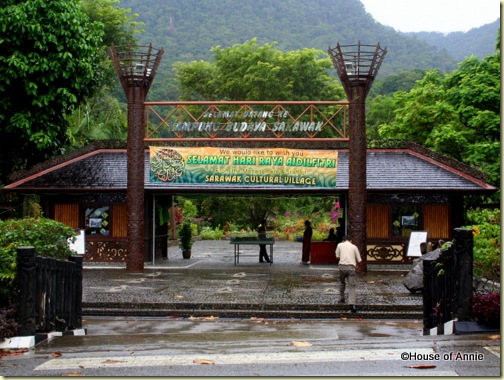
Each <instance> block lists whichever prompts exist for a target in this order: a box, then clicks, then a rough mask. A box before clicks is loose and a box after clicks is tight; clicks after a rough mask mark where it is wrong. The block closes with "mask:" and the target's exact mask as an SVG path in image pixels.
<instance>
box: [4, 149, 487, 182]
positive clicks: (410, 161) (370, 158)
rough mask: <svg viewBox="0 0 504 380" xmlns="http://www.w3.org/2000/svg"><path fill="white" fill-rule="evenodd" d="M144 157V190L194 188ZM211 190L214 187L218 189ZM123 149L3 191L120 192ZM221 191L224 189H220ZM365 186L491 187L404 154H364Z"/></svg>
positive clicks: (343, 168) (341, 165)
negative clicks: (156, 170) (157, 175)
mask: <svg viewBox="0 0 504 380" xmlns="http://www.w3.org/2000/svg"><path fill="white" fill-rule="evenodd" d="M348 162H349V154H348V151H347V150H344V151H339V154H338V169H337V177H336V190H348V178H349V167H348ZM149 171H150V164H149V154H148V153H146V155H145V189H146V190H162V189H167V188H168V187H170V188H177V189H179V188H180V189H191V188H194V187H195V186H194V185H177V186H176V187H175V186H173V185H169V184H165V183H151V182H149ZM208 186H212V189H218V186H214V185H208ZM126 188H127V153H126V151H125V150H99V151H96V152H93V153H88V154H85V155H83V156H81V157H77V158H74V159H73V160H71V161H68V162H66V163H62V164H59V165H57V166H55V167H53V168H50V169H47V170H44V171H42V172H39V173H37V174H34V175H32V176H30V177H28V178H25V179H23V180H20V181H18V182H15V183H13V184H10V185H8V186H6V187H5V189H7V190H18V191H20V190H23V191H25V190H45V191H47V190H49V191H57V190H59V189H66V190H81V189H93V190H126ZM221 188H222V189H225V188H229V185H225V186H224V185H223V186H221ZM367 188H368V190H371V191H373V190H375V191H380V190H381V191H402V190H431V191H463V192H478V191H487V190H490V191H491V190H494V188H493V187H492V186H490V185H488V184H486V183H484V182H482V181H481V180H478V179H476V178H474V177H472V176H471V175H469V174H467V173H463V172H461V171H460V170H458V169H454V168H452V167H449V166H447V165H445V164H442V163H438V162H436V161H435V160H433V159H431V158H429V157H426V156H423V155H420V154H418V153H413V152H409V151H407V150H388V151H387V150H379V151H373V150H368V153H367Z"/></svg>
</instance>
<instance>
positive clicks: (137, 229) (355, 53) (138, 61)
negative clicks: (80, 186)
mask: <svg viewBox="0 0 504 380" xmlns="http://www.w3.org/2000/svg"><path fill="white" fill-rule="evenodd" d="M328 52H329V55H330V56H331V58H332V60H333V63H334V67H335V69H336V71H337V73H338V75H339V77H340V79H341V81H342V83H343V87H344V89H345V92H346V93H347V96H348V99H349V100H350V103H349V107H350V113H351V117H350V119H351V122H350V126H351V128H350V134H351V138H350V140H349V141H350V168H351V169H352V170H351V172H352V175H351V177H352V178H351V179H350V181H349V190H350V193H351V194H352V196H351V197H349V198H350V204H349V208H350V210H349V212H350V233H351V234H352V235H354V240H355V243H356V245H357V247H358V248H359V250H360V251H361V252H363V253H364V258H363V262H362V265H361V270H366V261H367V260H366V254H365V253H366V239H365V226H366V218H365V205H366V199H365V198H366V197H365V195H366V167H365V165H366V145H365V128H364V125H365V123H364V120H365V118H364V108H365V107H364V103H365V98H366V96H367V94H368V92H369V89H370V88H371V85H372V83H373V81H374V79H375V77H376V74H377V72H378V69H379V67H380V65H381V63H382V61H383V58H384V56H385V54H386V49H381V48H380V45H379V44H378V45H376V46H372V45H362V44H361V43H360V42H359V44H358V45H346V46H345V45H340V44H339V43H338V44H337V46H336V48H334V49H329V51H328ZM163 54H164V50H163V49H161V50H156V49H153V48H152V45H149V46H148V47H139V48H138V51H133V50H132V48H131V47H128V48H127V49H125V50H123V51H119V50H118V49H117V48H116V47H115V46H112V47H111V49H110V55H111V57H112V61H113V63H114V66H115V69H116V72H117V73H118V75H119V79H120V81H121V84H122V86H123V89H124V92H125V94H126V97H127V99H128V191H127V202H128V262H127V266H126V268H127V269H128V270H143V261H142V260H143V248H144V245H143V230H144V225H143V216H144V211H143V205H144V188H143V185H142V183H143V181H142V174H144V173H145V171H144V158H143V157H142V150H143V149H142V145H143V144H141V143H142V142H143V141H142V139H141V138H139V132H140V128H141V127H142V124H143V123H142V121H145V120H142V119H144V118H145V113H144V111H145V107H146V106H147V104H146V103H145V99H146V96H147V93H148V91H149V88H150V86H151V84H152V81H153V80H154V76H155V74H156V70H157V68H158V67H159V63H160V61H161V57H162V55H163ZM245 103H246V102H238V103H237V104H236V106H238V107H239V108H238V110H234V111H233V110H227V109H226V107H225V106H226V104H219V105H213V106H210V105H209V106H210V107H209V108H207V109H204V108H200V109H199V110H196V111H193V110H192V109H191V110H189V106H194V107H197V104H187V107H183V108H181V107H182V105H181V106H176V107H174V108H173V110H172V111H170V112H168V113H166V114H165V115H164V116H160V117H159V122H158V123H157V124H156V125H155V126H154V127H153V128H151V127H150V126H149V125H150V124H149V122H148V121H149V118H147V124H146V125H147V129H146V134H145V137H146V138H149V139H155V137H153V135H154V134H158V133H159V135H160V137H157V139H170V138H172V139H173V138H175V139H184V138H186V133H188V132H194V134H195V135H196V136H195V137H191V138H193V139H201V138H203V139H208V140H212V141H217V140H216V139H218V138H221V137H220V136H219V135H222V138H231V139H232V138H235V139H236V138H239V139H242V140H245V139H249V138H256V139H259V140H257V141H265V139H268V138H276V139H283V138H285V137H284V135H285V133H287V132H289V133H290V132H292V133H293V135H292V136H289V138H297V139H301V140H300V141H304V139H306V138H312V139H314V138H316V136H317V135H318V134H319V132H320V134H321V136H320V137H321V138H324V137H326V138H333V139H334V138H337V139H338V138H342V139H346V138H347V136H346V133H345V130H346V128H345V127H343V126H344V125H345V121H346V119H345V118H343V120H342V122H341V126H342V127H341V128H334V125H335V124H333V122H332V117H331V118H325V117H324V116H323V114H321V113H315V112H307V110H308V109H309V110H310V111H314V110H318V109H317V108H314V107H313V106H309V107H308V108H307V109H306V110H305V111H303V110H301V112H297V113H296V112H294V114H295V115H298V116H295V117H292V116H291V115H292V113H293V110H294V108H292V110H291V109H285V108H283V107H279V106H276V107H273V108H272V109H270V110H259V111H256V110H255V109H252V108H251V107H250V106H247V105H246V104H245ZM258 104H259V105H263V106H266V105H267V103H258ZM270 104H271V103H270ZM152 105H153V106H154V105H155V104H152ZM159 105H160V104H159ZM172 105H175V104H172ZM228 105H229V106H231V104H228ZM240 105H242V107H240ZM219 106H220V107H219ZM292 106H293V107H294V106H295V105H292ZM177 111H178V112H177ZM181 111H182V112H181ZM158 115H161V114H159V113H158ZM184 115H187V116H189V118H190V120H189V121H182V120H180V117H181V116H184ZM275 118H276V121H273V122H272V123H273V124H272V125H271V123H268V120H267V119H273V120H274V119H275ZM205 119H206V120H205ZM216 119H217V120H216ZM282 119H285V121H282ZM314 119H317V120H314ZM328 125H330V126H332V127H333V130H332V131H331V130H330V129H329V132H328V135H327V136H323V134H324V129H323V127H324V126H328ZM342 131H343V132H342ZM151 132H152V133H151ZM256 132H262V134H263V137H252V134H253V133H256ZM338 132H339V136H338ZM236 133H239V134H241V135H240V136H239V137H236V135H234V136H233V134H236ZM335 134H336V135H335ZM267 135H269V136H267ZM264 136H266V137H264ZM145 137H144V138H145ZM158 141H162V140H158ZM166 141H169V140H166ZM193 141H197V140H193ZM359 164H360V165H364V168H360V169H359V168H358V165H359Z"/></svg>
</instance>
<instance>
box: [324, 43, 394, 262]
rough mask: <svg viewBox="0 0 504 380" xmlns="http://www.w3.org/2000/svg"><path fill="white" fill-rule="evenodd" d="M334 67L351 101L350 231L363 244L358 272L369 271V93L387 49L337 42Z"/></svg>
mask: <svg viewBox="0 0 504 380" xmlns="http://www.w3.org/2000/svg"><path fill="white" fill-rule="evenodd" d="M328 53H329V55H330V56H331V59H332V62H333V65H334V68H335V69H336V71H337V72H338V76H339V78H340V80H341V83H342V84H343V88H344V89H345V92H346V95H347V97H348V100H349V102H350V109H349V113H350V125H349V146H348V148H349V163H348V166H349V167H348V171H349V175H348V231H349V234H350V237H351V238H352V241H353V243H354V244H355V245H356V246H357V247H358V248H359V251H360V253H361V256H362V262H361V264H360V265H359V266H358V267H357V271H358V272H362V271H367V243H366V205H367V183H366V182H367V179H366V178H367V177H366V169H367V168H366V151H367V144H366V120H365V103H366V96H367V94H368V93H369V90H370V89H371V85H372V83H373V81H374V79H375V77H376V74H377V73H378V69H379V68H380V66H381V63H382V62H383V58H384V57H385V54H386V53H387V49H381V48H380V44H377V45H376V46H374V45H362V44H361V43H360V42H359V43H358V44H357V45H340V44H339V43H338V44H337V45H336V47H335V48H334V49H331V48H329V50H328Z"/></svg>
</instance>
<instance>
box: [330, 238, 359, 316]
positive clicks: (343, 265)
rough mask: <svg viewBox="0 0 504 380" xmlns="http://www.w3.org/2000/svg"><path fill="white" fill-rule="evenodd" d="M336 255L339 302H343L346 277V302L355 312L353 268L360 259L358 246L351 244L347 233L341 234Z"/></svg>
mask: <svg viewBox="0 0 504 380" xmlns="http://www.w3.org/2000/svg"><path fill="white" fill-rule="evenodd" d="M336 257H337V258H339V263H338V269H339V275H340V303H345V289H346V281H347V279H348V303H349V304H350V307H351V308H350V310H351V311H352V313H355V312H356V311H357V306H356V294H355V286H356V277H355V268H356V267H357V264H358V263H360V262H361V261H362V259H361V256H360V253H359V248H357V246H356V245H355V244H352V239H351V238H350V236H349V235H345V236H343V241H342V242H341V243H339V244H338V246H337V247H336Z"/></svg>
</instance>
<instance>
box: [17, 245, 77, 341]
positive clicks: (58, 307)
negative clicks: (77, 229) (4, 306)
mask: <svg viewBox="0 0 504 380" xmlns="http://www.w3.org/2000/svg"><path fill="white" fill-rule="evenodd" d="M82 259H83V258H82V257H80V256H72V257H69V259H68V261H63V260H57V259H53V258H45V257H40V256H37V255H36V252H35V248H33V247H19V248H18V250H17V281H18V292H19V293H18V310H17V313H18V315H17V319H18V323H19V324H20V326H21V329H20V333H19V335H20V336H29V335H35V334H36V333H43V332H50V331H66V330H71V329H76V328H81V327H82Z"/></svg>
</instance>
